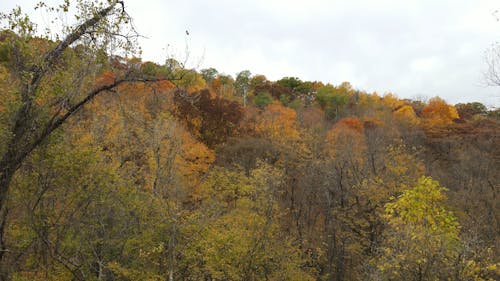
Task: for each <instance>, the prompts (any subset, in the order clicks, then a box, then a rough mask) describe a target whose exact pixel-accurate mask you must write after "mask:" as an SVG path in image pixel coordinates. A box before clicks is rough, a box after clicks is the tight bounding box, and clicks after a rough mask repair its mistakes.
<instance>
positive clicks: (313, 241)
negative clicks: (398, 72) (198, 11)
mask: <svg viewBox="0 0 500 281" xmlns="http://www.w3.org/2000/svg"><path fill="white" fill-rule="evenodd" d="M72 2H75V3H70V1H63V3H62V4H61V5H60V6H54V7H52V6H49V5H46V4H44V3H43V2H41V3H39V4H38V5H37V8H38V9H44V10H46V11H47V12H55V13H64V12H67V11H68V7H69V5H70V4H71V5H76V6H77V7H78V9H79V13H78V17H77V20H78V22H77V24H75V25H71V26H66V27H64V28H63V29H62V30H61V31H60V32H58V33H57V32H56V31H52V30H46V31H43V30H41V31H40V30H38V29H37V26H36V25H35V24H34V23H32V22H31V21H30V19H29V18H28V17H27V16H26V15H25V14H24V13H23V12H22V10H21V9H20V8H18V9H14V10H13V11H4V13H2V14H0V24H1V25H2V27H1V28H2V29H1V30H0V280H16V281H28V280H30V281H31V280H79V281H83V280H100V281H101V280H102V281H112V280H130V281H132V280H151V281H152V280H158V281H159V280H168V281H173V280H207V281H208V280H249V281H252V280H328V281H333V280H335V281H340V280H408V281H410V280H415V281H417V280H500V260H499V257H500V248H499V247H500V200H499V198H498V196H499V190H500V188H499V187H500V173H499V168H500V140H499V137H500V110H499V109H498V108H487V107H486V106H485V105H483V104H481V103H479V102H470V103H459V104H455V105H451V104H448V103H447V102H446V101H444V100H443V99H441V98H439V97H434V98H431V99H429V100H425V101H421V100H411V99H401V98H398V97H397V96H396V95H394V94H391V93H385V94H378V93H376V92H373V93H368V92H365V91H361V90H358V89H356V87H355V85H351V84H350V83H349V82H344V83H341V84H339V85H332V84H329V83H323V82H319V81H303V80H301V79H300V78H298V77H283V78H282V79H279V80H277V81H270V80H268V79H267V78H266V76H264V75H260V74H252V73H251V72H250V71H248V70H244V71H241V72H239V73H238V74H236V75H234V77H233V76H231V75H227V74H224V73H219V72H218V71H217V70H216V69H214V68H205V69H193V68H189V67H187V66H186V64H185V63H184V62H183V61H182V60H180V59H175V58H168V59H166V61H165V63H164V64H158V63H154V62H148V61H143V60H142V59H141V57H140V55H139V53H140V52H138V51H137V48H138V46H137V41H136V35H137V34H136V33H135V30H134V28H133V26H132V25H131V19H130V16H129V15H128V14H127V12H126V11H127V10H126V8H127V6H126V5H125V4H126V2H125V3H124V2H122V1H115V0H109V1H104V2H98V1H97V2H96V1H72Z"/></svg>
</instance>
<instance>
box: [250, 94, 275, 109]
mask: <svg viewBox="0 0 500 281" xmlns="http://www.w3.org/2000/svg"><path fill="white" fill-rule="evenodd" d="M272 102H273V97H272V96H271V95H270V94H268V93H259V94H257V96H255V101H254V103H255V105H256V106H257V107H259V108H264V107H266V106H267V105H269V104H270V103H272Z"/></svg>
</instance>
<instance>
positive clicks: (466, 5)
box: [0, 0, 500, 106]
mask: <svg viewBox="0 0 500 281" xmlns="http://www.w3.org/2000/svg"><path fill="white" fill-rule="evenodd" d="M7 2H9V1H7ZM36 2H37V1H27V0H24V1H21V2H19V4H20V5H22V6H30V5H33V4H35V3H36ZM125 3H126V5H127V8H128V11H129V12H130V14H131V15H132V16H133V17H134V18H135V24H136V25H137V27H138V29H139V31H140V32H141V33H143V34H144V35H146V36H147V37H148V39H144V40H142V41H141V44H142V45H143V50H144V52H143V54H144V58H145V59H147V60H153V61H157V62H160V63H161V62H163V60H164V59H165V56H166V53H167V51H166V46H167V44H168V45H169V49H170V50H171V52H173V53H174V54H176V55H179V56H182V55H183V53H184V50H185V45H186V44H187V45H188V46H189V51H190V58H191V60H192V65H193V66H196V65H198V62H199V61H200V58H201V57H203V60H202V64H201V67H215V68H217V69H218V70H219V71H220V72H225V73H227V74H233V75H234V74H235V73H236V72H239V71H241V70H244V69H249V70H250V71H252V73H259V74H264V75H266V76H267V77H268V78H269V79H273V80H276V79H279V78H281V77H283V76H298V77H299V78H301V79H305V80H320V81H324V82H331V83H334V84H338V83H341V82H343V81H345V80H348V81H350V82H351V83H352V85H353V86H354V87H357V88H359V89H364V90H367V91H370V92H371V91H377V92H382V93H383V92H393V93H395V94H397V95H399V96H400V97H409V98H411V97H415V96H417V95H425V96H434V95H439V96H442V97H444V98H445V99H446V100H447V101H448V102H452V103H455V102H459V101H460V102H463V101H472V100H479V101H482V102H484V103H486V104H488V105H496V106H500V96H499V94H498V93H499V92H500V90H499V89H497V88H487V87H484V86H483V84H482V77H481V73H482V70H483V67H484V51H485V50H486V49H488V48H489V46H490V45H491V44H492V43H493V42H495V41H497V40H498V35H499V34H500V23H498V22H497V21H496V20H495V18H494V17H493V16H492V12H493V11H495V10H497V9H500V4H499V3H498V2H497V1H496V0H477V1H469V0H457V1H447V0H433V1H431V0H407V1H400V0H380V1H370V0H365V1H354V0H310V1H307V2H306V1H303V0H274V1H267V0H254V1H250V0H248V1H243V0H240V1H235V0H233V1H229V0H212V1H201V0H192V1H177V2H171V1H160V0H155V1H135V0H134V1H126V2H125ZM9 5H10V6H12V5H13V4H12V3H9V4H6V1H2V2H1V3H0V9H1V10H5V9H4V7H6V6H9ZM185 30H189V33H190V35H189V36H186V35H185Z"/></svg>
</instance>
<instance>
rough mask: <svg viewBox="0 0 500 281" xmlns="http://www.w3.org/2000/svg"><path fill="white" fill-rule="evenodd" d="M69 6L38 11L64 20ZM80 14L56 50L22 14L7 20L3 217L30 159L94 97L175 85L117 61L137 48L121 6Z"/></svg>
mask: <svg viewBox="0 0 500 281" xmlns="http://www.w3.org/2000/svg"><path fill="white" fill-rule="evenodd" d="M69 5H70V2H69V1H66V2H65V3H64V4H63V5H61V6H59V7H55V8H51V7H47V6H46V5H45V4H44V3H43V2H42V3H40V4H39V5H38V8H45V7H47V9H48V10H49V11H55V12H58V13H64V12H66V11H68V7H69ZM77 8H78V14H77V24H76V25H75V26H63V32H64V33H63V34H60V35H57V34H49V35H51V36H52V37H53V38H58V40H56V41H55V42H53V41H49V40H47V39H43V38H37V37H36V36H37V34H38V33H37V29H36V25H35V24H33V23H32V22H31V21H30V20H29V18H28V17H27V16H26V15H24V14H22V12H21V9H20V8H16V9H14V10H13V11H12V12H10V13H5V14H2V15H1V23H2V26H3V28H6V29H7V30H4V31H3V32H2V36H1V39H2V40H1V42H0V49H1V51H0V53H1V54H2V56H1V58H2V59H1V62H0V63H1V65H2V67H1V69H3V70H4V71H3V72H4V75H5V71H7V72H8V73H9V74H8V77H9V79H12V81H15V82H14V83H13V84H12V87H11V88H10V89H9V90H8V91H6V92H2V93H1V94H2V100H6V101H11V102H12V103H11V105H10V106H9V107H10V108H9V111H8V113H9V116H8V118H6V119H3V120H5V121H6V123H5V124H2V126H1V127H2V128H3V131H2V135H3V136H4V137H3V139H2V148H1V149H0V152H1V155H0V209H1V210H2V211H5V209H4V207H5V200H6V198H7V196H8V193H9V190H10V186H11V181H12V178H13V176H14V174H15V172H16V171H17V170H18V169H19V167H20V166H21V165H22V164H23V162H24V161H25V160H26V159H27V157H29V155H30V154H31V153H32V152H33V151H34V150H35V149H36V148H37V147H39V146H40V145H41V144H42V143H43V142H44V141H45V140H46V139H47V138H48V137H49V136H50V135H51V134H53V133H54V132H55V131H56V130H57V129H59V128H60V127H61V126H62V125H63V124H65V123H67V122H68V121H69V119H70V117H72V116H74V115H75V114H76V113H78V112H79V111H81V109H82V108H83V107H84V106H85V105H86V104H88V103H89V102H90V101H92V100H93V99H94V98H95V97H96V96H98V95H100V94H102V93H105V92H113V91H116V89H117V87H119V86H120V85H123V84H126V83H148V82H150V81H159V80H167V79H170V77H165V76H151V75H147V74H145V73H142V72H141V71H140V68H138V67H137V63H135V62H133V61H131V62H130V63H129V62H128V61H127V60H126V59H123V58H121V57H120V56H118V55H121V56H128V55H129V54H132V53H133V52H134V50H135V48H136V47H137V44H136V41H135V38H136V37H137V33H135V31H134V29H133V26H132V25H131V20H132V19H131V18H130V16H129V15H128V14H127V12H126V6H125V3H124V2H123V1H108V2H106V3H101V2H92V1H81V2H78V4H77ZM105 72H107V73H109V74H110V75H109V76H108V78H107V79H104V80H102V81H101V82H99V81H98V80H97V76H98V75H100V74H103V73H105ZM7 81H8V79H7V80H3V81H2V83H4V82H7ZM2 225H3V224H2ZM1 230H2V231H3V230H4V229H3V228H2V229H1ZM4 253H5V251H2V252H1V254H0V258H1V257H2V255H3V254H4Z"/></svg>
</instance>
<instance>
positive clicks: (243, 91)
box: [234, 70, 252, 107]
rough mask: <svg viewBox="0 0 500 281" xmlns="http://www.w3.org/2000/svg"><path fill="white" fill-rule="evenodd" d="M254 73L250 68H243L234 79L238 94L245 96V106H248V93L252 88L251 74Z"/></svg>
mask: <svg viewBox="0 0 500 281" xmlns="http://www.w3.org/2000/svg"><path fill="white" fill-rule="evenodd" d="M251 75H252V73H251V72H250V71H249V70H243V71H241V72H239V73H238V74H236V79H235V81H234V89H235V90H236V94H238V95H240V96H242V97H243V106H244V107H245V106H247V95H248V91H249V90H250V76H251Z"/></svg>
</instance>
